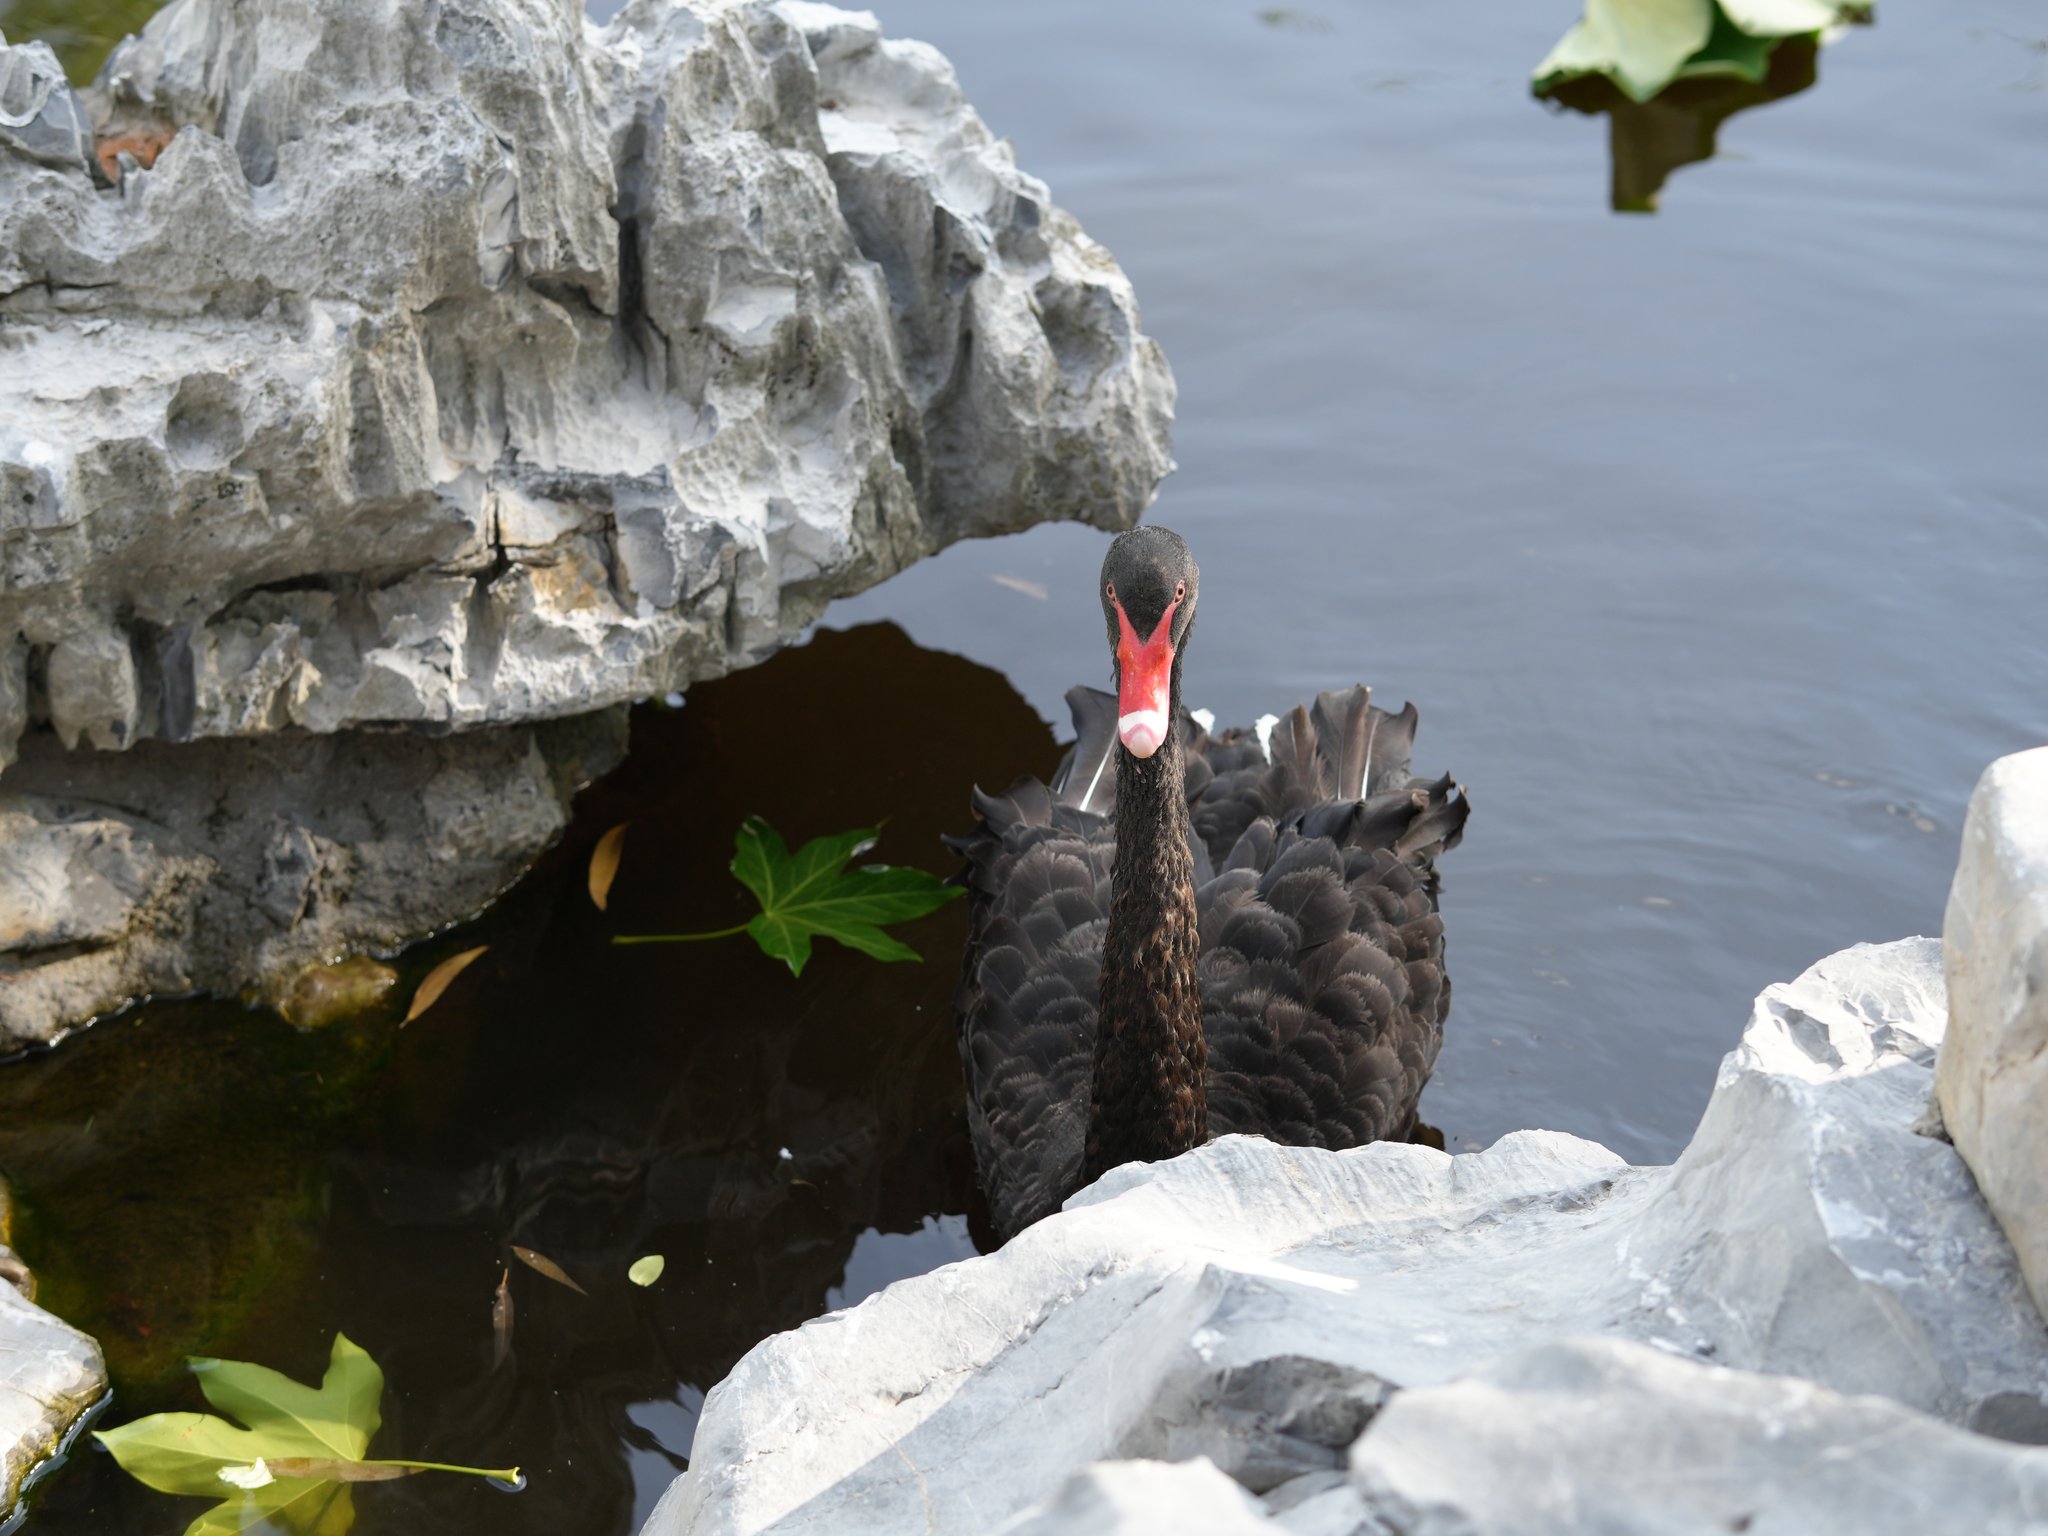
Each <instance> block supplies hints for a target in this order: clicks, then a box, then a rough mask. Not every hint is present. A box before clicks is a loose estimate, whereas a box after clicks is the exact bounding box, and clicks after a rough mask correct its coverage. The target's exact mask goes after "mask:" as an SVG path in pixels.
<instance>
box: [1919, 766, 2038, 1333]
mask: <svg viewBox="0 0 2048 1536" xmlns="http://www.w3.org/2000/svg"><path fill="white" fill-rule="evenodd" d="M1942 946H1943V957H1944V960H1945V962H1946V965H1947V969H1948V1001H1949V1024H1948V1036H1947V1038H1946V1039H1945V1040H1943V1041H1942V1045H1941V1062H1940V1065H1939V1066H1938V1067H1937V1068H1936V1070H1935V1074H1934V1080H1935V1087H1936V1090H1937V1092H1938V1096H1939V1101H1940V1105H1941V1117H1942V1123H1943V1125H1944V1127H1945V1128H1946V1130H1947V1132H1948V1135H1949V1136H1950V1138H1951V1139H1953V1140H1954V1142H1955V1145H1956V1150H1957V1151H1958V1152H1960V1153H1962V1155H1963V1161H1964V1162H1966V1163H1968V1164H1969V1165H1970V1171H1971V1172H1972V1173H1973V1174H1975V1175H1976V1178H1977V1187H1978V1188H1979V1189H1980V1190H1982V1191H1983V1192H1984V1199H1985V1202H1986V1203H1987V1204H1988V1205H1989V1206H1990V1207H1991V1209H1992V1211H1993V1213H1994V1214H1995V1215H1996V1216H1997V1217H1998V1220H1999V1222H2000V1224H2001V1225H2002V1226H2003V1227H2004V1228H2005V1235H2006V1236H2007V1237H2009V1238H2011V1239H2012V1245H2013V1247H2014V1249H2016V1250H2017V1251H2018V1253H2019V1259H2020V1265H2021V1267H2022V1268H2023V1269H2024V1270H2025V1271H2026V1274H2027V1283H2028V1285H2029V1286H2030V1287H2031V1288H2032V1290H2033V1294H2034V1304H2035V1305H2036V1306H2037V1307H2039V1308H2040V1310H2041V1315H2042V1316H2043V1317H2048V747H2036V748H2035V749H2034V750H2033V751H2031V752H2020V753H2016V754H2014V755H2013V756H2011V757H2003V758H2000V759H1999V760H1998V761H1997V762H1995V763H1993V764H1992V765H1991V766H1990V767H1989V768H1987V769H1986V770H1985V771H1984V777H1983V778H1982V779H1981V780H1980V781H1979V782H1978V785H1977V790H1976V793H1975V794H1973V795H1972V796H1971V797H1970V814H1969V818H1968V820H1967V821H1966V822H1965V823H1964V826H1963V856H1962V860H1961V862H1960V863H1958V864H1957V866H1956V878H1955V884H1954V885H1953V886H1951V887H1950V889H1949V896H1948V913H1947V916H1946V918H1945V919H1944V921H1943V924H1942Z"/></svg>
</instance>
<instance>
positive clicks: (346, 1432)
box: [192, 1333, 384, 1461]
mask: <svg viewBox="0 0 2048 1536" xmlns="http://www.w3.org/2000/svg"><path fill="white" fill-rule="evenodd" d="M192 1374H193V1375H195V1376H197V1377H198V1378H199V1390H200V1392H201V1393H203V1394H204V1395H205V1398H206V1400H207V1401H208V1402H209V1403H211V1404H213V1406H214V1407H216V1408H218V1409H219V1410H220V1411H221V1412H222V1413H225V1414H231V1415H233V1416H234V1417H235V1418H237V1419H240V1420H241V1421H242V1422H243V1423H244V1424H247V1425H248V1426H249V1427H250V1429H252V1430H260V1431H262V1432H263V1436H264V1447H265V1448H264V1450H263V1452H262V1454H263V1455H265V1456H268V1457H279V1456H324V1457H333V1458H335V1459H337V1460H340V1461H360V1460H362V1458H363V1454H364V1453H365V1452H366V1451H368V1450H369V1448H370V1437H371V1436H372V1435H374V1434H376V1433H377V1426H378V1425H379V1424H381V1423H382V1422H383V1418H382V1416H381V1414H380V1412H379V1410H378V1406H377V1405H378V1403H379V1402H380V1401H381V1400H382V1398H383V1396H384V1372H383V1371H382V1370H380V1369H379V1368H378V1366H377V1362H376V1361H374V1360H372V1359H371V1358H370V1356H369V1354H368V1353H367V1352H366V1351H365V1350H364V1349H363V1348H362V1346H361V1345H359V1344H356V1343H354V1342H353V1341H352V1340H350V1338H349V1336H348V1335H347V1334H345V1333H337V1334H336V1335H335V1336H334V1345H333V1347H332V1348H331V1349H330V1350H329V1351H328V1360H327V1374H326V1375H325V1376H323V1377H321V1378H320V1385H319V1386H318V1387H309V1386H306V1385H305V1384H304V1383H303V1382H297V1381H293V1380H292V1379H291V1377H289V1376H286V1375H285V1374H283V1373H282V1372H280V1371H273V1370H271V1369H270V1368H269V1367H268V1366H262V1365H251V1364H250V1363H249V1362H247V1361H245V1360H209V1359H204V1358H200V1359H195V1360H193V1362H192Z"/></svg>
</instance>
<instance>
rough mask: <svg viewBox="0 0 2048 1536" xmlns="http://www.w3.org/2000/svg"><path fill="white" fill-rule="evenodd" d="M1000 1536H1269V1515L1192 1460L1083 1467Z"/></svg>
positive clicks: (1201, 1460) (1204, 1463) (1210, 1466)
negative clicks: (1161, 1535) (1153, 1535)
mask: <svg viewBox="0 0 2048 1536" xmlns="http://www.w3.org/2000/svg"><path fill="white" fill-rule="evenodd" d="M1000 1529H1001V1536H1114V1533H1116V1532H1120V1531H1150V1532H1163V1531H1171V1532H1174V1533H1175V1536H1271V1533H1272V1531H1273V1524H1272V1522H1271V1521H1270V1520H1268V1519H1267V1518H1266V1511H1265V1510H1264V1509H1262V1508H1261V1507H1260V1506H1259V1502H1258V1500H1256V1499H1254V1498H1253V1497H1252V1496H1251V1495H1250V1494H1248V1493H1246V1492H1245V1491H1244V1489H1242V1488H1240V1487H1239V1486H1238V1485H1237V1484H1236V1483H1234V1482H1232V1481H1231V1480H1230V1479H1229V1478H1228V1477H1227V1476H1225V1475H1224V1474H1223V1473H1222V1472H1221V1471H1219V1470H1218V1469H1217V1466H1216V1463H1214V1462H1213V1461H1210V1460H1208V1459H1207V1458H1206V1457H1202V1456H1197V1457H1196V1458H1195V1459H1194V1460H1192V1461H1178V1462H1166V1461H1105V1462H1097V1463H1096V1464H1095V1465H1094V1466H1091V1467H1086V1468H1083V1469H1082V1470H1081V1471H1079V1472H1077V1473H1075V1474H1074V1476H1073V1477H1072V1478H1070V1479H1069V1480H1068V1482H1067V1483H1066V1485H1065V1486H1064V1487H1063V1488H1061V1489H1060V1491H1059V1492H1058V1493H1056V1494H1054V1495H1053V1496H1052V1497H1051V1498H1050V1499H1048V1500H1046V1502H1045V1503H1043V1504H1041V1505H1039V1506H1038V1507H1037V1508H1036V1509H1032V1510H1028V1511H1026V1512H1025V1513H1024V1514H1021V1515H1019V1516H1017V1517H1016V1518H1015V1519H1013V1520H1006V1521H1004V1522H1003V1524H1002V1526H1001V1528H1000Z"/></svg>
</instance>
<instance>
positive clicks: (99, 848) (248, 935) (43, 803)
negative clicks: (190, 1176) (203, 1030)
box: [0, 711, 625, 1047]
mask: <svg viewBox="0 0 2048 1536" xmlns="http://www.w3.org/2000/svg"><path fill="white" fill-rule="evenodd" d="M624 745H625V729H624V720H623V717H622V715H621V714H620V713H619V712H617V711H612V712H607V713H604V714H598V715H589V716H580V717H576V718H572V719H568V720H555V721H543V722H540V723H539V724H536V725H531V726H513V727H507V728H505V729H501V730H490V731H478V732H469V733H458V734H454V735H448V736H441V737H428V736H422V735H416V734H413V733H409V732H398V733H390V732H369V731H360V730H351V731H342V732H339V733H337V734H334V735H329V736H315V735H309V734H307V733H304V732H292V733H289V734H285V735H280V736H274V737H270V738H266V739H264V740H262V741H257V742H238V741H220V740H215V741H199V742H187V743H183V744H180V745H175V746H174V745H172V744H170V743H168V742H162V741H145V742H142V743H139V744H138V745H137V746H135V747H133V748H130V749H129V750H128V751H125V752H94V751H78V752H68V751H65V750H64V749H63V748H62V746H61V745H60V744H59V743H58V742H57V741H56V740H54V739H53V738H51V737H50V736H48V735H47V734H44V733H38V734H36V735H34V736H31V737H30V738H29V739H28V740H27V741H26V742H24V743H23V746H24V749H25V750H24V752H23V755H22V757H21V760H20V761H19V762H17V763H16V764H15V765H14V766H13V767H12V768H11V769H9V770H8V773H7V775H6V778H5V779H4V780H0V1047H4V1045H5V1044H6V1043H7V1042H9V1041H10V1040H15V1041H19V1040H32V1039H37V1038H48V1037H50V1036H51V1035H52V1034H54V1033H56V1032H57V1029H58V1028H61V1025H62V1023H63V1022H65V1021H70V1020H76V1019H85V1018H90V1017H92V1016H94V1015H95V1014H99V1013H103V1012H106V1011H109V1010H111V1009H114V1008H117V1007H119V1006H120V1005H121V1004H122V1003H123V1002H125V1001H126V1000H127V999H129V998H130V997H133V996H136V995H137V994H140V993H146V992H161V991H191V990H194V989H202V988H203V989H210V990H214V991H218V992H226V993H234V992H237V991H241V990H244V989H246V990H249V991H251V992H253V993H254V994H256V995H258V996H261V997H263V998H265V999H266V1000H269V1001H271V1002H274V1003H284V1002H285V1001H286V999H287V997H289V996H290V995H292V991H293V987H294V983H295V982H296V981H297V980H298V979H299V978H300V976H301V974H302V973H303V971H304V970H305V968H306V967H309V966H317V965H319V964H321V963H322V962H326V961H329V960H332V959H333V958H335V957H336V956H337V955H342V954H346V953H349V952H351V951H364V950H371V951H379V950H389V949H393V948H396V947H397V946H398V945H400V944H403V943H404V942H406V941H407V940H408V939H410V938H412V937H413V936H415V935H416V934H418V933H421V932H423V931H427V930H430V929H432V928H434V927H436V926H438V925H439V924H440V923H442V922H444V921H445V920H446V917H447V915H448V913H449V912H451V911H454V912H467V911H474V910H476V909H477V908H479V907H481V906H483V905H485V904H486V903H487V902H489V901H490V900H491V899H492V898H494V897H495V896H497V895H498V894H499V893H500V892H502V891H503V890H504V889H505V887H506V886H507V885H509V884H510V883H511V882H512V881H513V880H515V879H516V878H518V876H519V874H520V872H521V871H522V870H524V869H525V867H526V865H527V864H528V863H529V862H530V861H531V860H532V859H533V858H535V857H536V856H537V855H538V854H539V853H540V852H541V851H542V850H543V849H544V848H546V847H547V845H548V844H549V843H550V842H552V841H553V840H554V839H555V837H556V836H557V835H558V834H559V833H560V832H561V830H562V828H563V826H564V825H565V824H566V822H567V819H568V811H567V809H566V807H567V803H568V800H569V797H570V794H571V793H572V792H573V790H574V789H575V788H576V786H578V785H580V784H582V783H584V782H586V781H587V780H588V779H590V778H591V777H593V776H594V775H595V774H596V773H598V772H600V771H602V770H603V769H605V768H607V767H609V766H611V765H612V764H613V763H615V762H616V761H618V758H619V756H620V754H621V753H622V752H623V750H624ZM137 803H142V804H147V805H148V806H149V807H150V814H149V815H148V816H143V815H140V814H137V813H135V812H132V811H124V810H117V809H115V808H114V807H117V806H125V805H134V804H137ZM286 1012H287V1013H288V1014H291V1013H293V1012H294V1010H293V1009H292V1008H290V1007H287V1008H286Z"/></svg>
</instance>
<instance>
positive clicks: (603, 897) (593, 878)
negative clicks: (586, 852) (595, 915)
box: [590, 821, 632, 912]
mask: <svg viewBox="0 0 2048 1536" xmlns="http://www.w3.org/2000/svg"><path fill="white" fill-rule="evenodd" d="M631 825H632V823H631V822H630V821H622V822H620V823H619V824H618V825H617V826H616V827H613V828H612V829H611V831H609V832H607V833H605V835H604V836H603V837H600V838H599V839H598V840H597V847H596V848H595V849H594V850H593V851H592V853H591V855H590V899H591V900H592V901H593V902H595V903H596V904H597V910H598V911H600V912H602V911H603V910H604V908H605V903H606V902H607V901H609V900H611V894H612V882H613V881H614V880H616V879H618V877H619V860H620V858H621V857H622V856H623V855H624V854H625V851H626V828H628V827H630V826H631Z"/></svg>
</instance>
